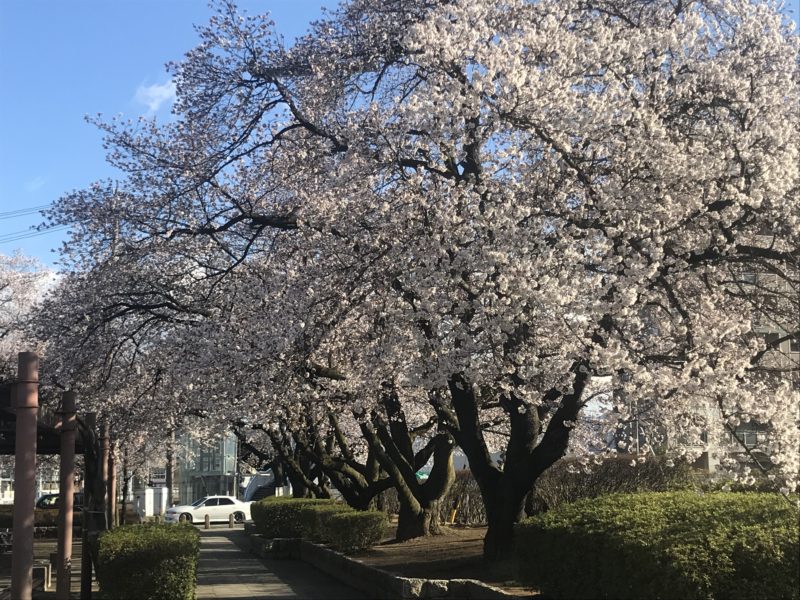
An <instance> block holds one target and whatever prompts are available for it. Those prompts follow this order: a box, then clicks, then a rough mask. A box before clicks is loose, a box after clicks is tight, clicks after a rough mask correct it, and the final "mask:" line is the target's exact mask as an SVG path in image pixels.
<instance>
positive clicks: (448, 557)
mask: <svg viewBox="0 0 800 600" xmlns="http://www.w3.org/2000/svg"><path fill="white" fill-rule="evenodd" d="M443 530H444V533H443V534H442V535H434V536H429V537H425V538H417V539H413V540H408V541H406V542H394V541H392V540H390V539H387V540H386V541H384V542H381V543H380V544H378V545H376V546H373V547H372V548H370V549H369V550H367V551H365V552H361V553H358V554H355V555H353V558H355V559H356V560H359V561H361V562H363V563H365V564H368V565H370V566H373V567H377V568H379V569H383V570H385V571H390V572H392V573H397V574H398V575H402V576H404V577H419V578H425V579H478V580H480V581H483V582H484V583H487V584H489V585H492V586H494V587H499V588H501V589H503V590H504V591H506V592H507V593H509V594H514V595H515V596H520V597H521V598H530V597H535V596H536V595H537V594H538V591H537V590H534V589H532V588H528V587H523V586H520V584H519V583H517V582H515V581H514V575H513V566H512V565H511V564H509V563H502V564H499V565H493V566H488V565H486V564H484V562H483V558H482V553H483V537H484V535H486V528H485V527H444V528H443ZM393 535H394V532H393V531H392V532H391V534H390V536H393Z"/></svg>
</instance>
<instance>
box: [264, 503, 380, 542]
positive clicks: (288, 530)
mask: <svg viewBox="0 0 800 600" xmlns="http://www.w3.org/2000/svg"><path fill="white" fill-rule="evenodd" d="M250 513H251V515H252V517H253V523H255V526H256V531H258V533H260V534H261V535H263V536H265V537H268V538H296V537H300V538H305V539H308V540H311V541H313V542H318V543H326V544H330V545H331V546H333V547H334V548H335V549H336V550H339V551H340V552H356V551H359V550H363V549H365V548H369V547H370V546H372V545H373V544H375V543H376V542H378V541H379V540H380V539H381V538H382V537H383V534H384V532H385V530H386V524H387V520H386V514H385V513H384V512H383V511H355V510H353V509H352V508H350V507H349V506H347V505H346V504H342V503H339V502H335V501H333V500H321V499H306V498H298V499H295V498H267V499H264V500H260V501H258V502H254V503H253V504H252V505H251V507H250Z"/></svg>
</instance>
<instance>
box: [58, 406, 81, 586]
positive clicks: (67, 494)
mask: <svg viewBox="0 0 800 600" xmlns="http://www.w3.org/2000/svg"><path fill="white" fill-rule="evenodd" d="M75 427H76V421H75V392H64V394H63V395H62V396H61V467H60V471H59V475H60V481H59V488H58V493H59V500H60V503H59V514H58V571H57V573H58V575H57V579H56V600H69V590H70V585H71V583H72V511H73V510H74V506H73V504H74V498H75V496H74V494H75Z"/></svg>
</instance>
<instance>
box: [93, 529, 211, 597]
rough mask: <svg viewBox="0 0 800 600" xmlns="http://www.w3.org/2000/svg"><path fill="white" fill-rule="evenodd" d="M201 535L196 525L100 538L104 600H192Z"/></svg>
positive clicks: (112, 532) (127, 531)
mask: <svg viewBox="0 0 800 600" xmlns="http://www.w3.org/2000/svg"><path fill="white" fill-rule="evenodd" d="M199 553H200V534H199V533H198V532H197V529H195V528H194V527H193V526H192V525H185V524H180V525H166V524H147V525H126V526H124V527H118V528H116V529H112V530H110V531H106V532H104V533H103V534H102V535H101V536H100V550H99V562H98V568H97V579H98V581H99V582H100V590H101V591H102V593H103V597H104V598H109V599H112V600H126V599H128V598H130V599H133V598H136V599H139V598H148V599H150V600H193V599H194V592H195V586H196V584H197V582H196V577H197V559H198V556H199Z"/></svg>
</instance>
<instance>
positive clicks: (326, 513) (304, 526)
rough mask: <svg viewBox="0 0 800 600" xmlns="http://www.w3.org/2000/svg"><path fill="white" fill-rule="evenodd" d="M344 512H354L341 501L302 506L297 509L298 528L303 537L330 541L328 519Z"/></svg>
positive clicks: (315, 540) (314, 540)
mask: <svg viewBox="0 0 800 600" xmlns="http://www.w3.org/2000/svg"><path fill="white" fill-rule="evenodd" d="M342 512H353V509H352V508H350V507H349V506H348V505H347V504H342V503H341V502H334V503H329V504H305V505H303V506H301V507H300V509H299V510H298V511H297V523H298V528H299V529H300V530H301V531H302V536H301V537H304V538H306V539H309V540H311V541H312V542H329V541H330V532H329V531H328V527H327V523H328V519H329V517H330V516H331V515H334V514H339V513H342Z"/></svg>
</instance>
